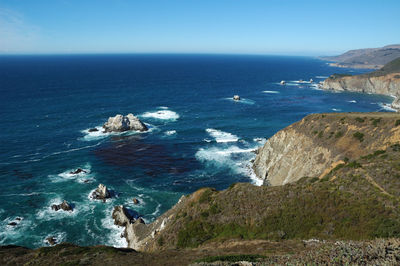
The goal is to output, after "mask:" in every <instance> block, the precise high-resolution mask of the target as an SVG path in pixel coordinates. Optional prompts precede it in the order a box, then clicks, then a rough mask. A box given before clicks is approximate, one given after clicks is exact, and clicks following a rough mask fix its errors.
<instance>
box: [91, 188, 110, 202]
mask: <svg viewBox="0 0 400 266" xmlns="http://www.w3.org/2000/svg"><path fill="white" fill-rule="evenodd" d="M91 197H92V198H93V199H98V200H105V199H108V198H111V194H110V191H109V190H108V189H107V187H106V186H105V185H103V184H100V185H99V186H98V187H97V188H96V190H95V191H93V192H92V195H91Z"/></svg>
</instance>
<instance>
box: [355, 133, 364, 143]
mask: <svg viewBox="0 0 400 266" xmlns="http://www.w3.org/2000/svg"><path fill="white" fill-rule="evenodd" d="M353 137H355V138H356V139H358V140H359V141H360V142H362V141H363V140H364V134H363V133H361V132H358V131H357V132H356V133H354V134H353Z"/></svg>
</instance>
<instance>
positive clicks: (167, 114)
mask: <svg viewBox="0 0 400 266" xmlns="http://www.w3.org/2000/svg"><path fill="white" fill-rule="evenodd" d="M164 108H165V107H164ZM166 108H168V107H166ZM160 109H161V110H157V111H155V112H145V113H144V114H141V115H139V116H140V117H144V118H151V119H160V120H172V121H176V120H177V119H178V118H179V114H177V113H176V112H174V111H171V110H168V109H162V108H160Z"/></svg>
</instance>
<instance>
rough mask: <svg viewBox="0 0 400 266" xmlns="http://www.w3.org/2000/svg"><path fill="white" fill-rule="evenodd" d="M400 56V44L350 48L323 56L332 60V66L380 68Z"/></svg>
mask: <svg viewBox="0 0 400 266" xmlns="http://www.w3.org/2000/svg"><path fill="white" fill-rule="evenodd" d="M399 57H400V45H398V44H397V45H388V46H385V47H381V48H368V49H357V50H350V51H347V52H346V53H344V54H341V55H338V56H325V57H321V59H323V60H327V61H332V62H334V63H331V65H332V66H337V67H345V68H369V69H379V68H381V67H383V65H385V64H387V63H388V62H390V61H392V60H394V59H396V58H399Z"/></svg>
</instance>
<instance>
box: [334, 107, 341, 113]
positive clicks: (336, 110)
mask: <svg viewBox="0 0 400 266" xmlns="http://www.w3.org/2000/svg"><path fill="white" fill-rule="evenodd" d="M332 111H334V112H340V111H342V110H341V109H336V108H332Z"/></svg>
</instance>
